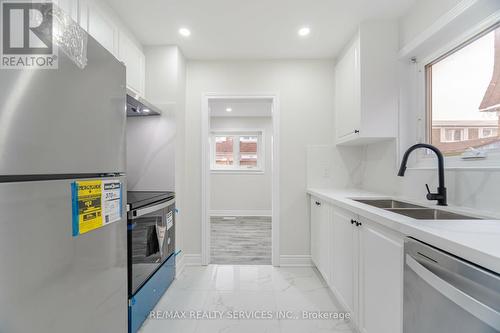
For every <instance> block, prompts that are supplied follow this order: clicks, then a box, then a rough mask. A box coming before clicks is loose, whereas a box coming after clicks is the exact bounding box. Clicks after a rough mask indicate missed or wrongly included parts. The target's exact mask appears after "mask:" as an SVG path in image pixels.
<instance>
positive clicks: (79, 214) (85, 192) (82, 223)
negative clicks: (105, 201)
mask: <svg viewBox="0 0 500 333" xmlns="http://www.w3.org/2000/svg"><path fill="white" fill-rule="evenodd" d="M72 192H73V195H72V196H73V236H78V235H81V234H84V233H86V232H89V231H92V230H94V229H97V228H100V227H102V226H103V223H102V181H101V180H88V181H76V182H74V183H73V188H72Z"/></svg>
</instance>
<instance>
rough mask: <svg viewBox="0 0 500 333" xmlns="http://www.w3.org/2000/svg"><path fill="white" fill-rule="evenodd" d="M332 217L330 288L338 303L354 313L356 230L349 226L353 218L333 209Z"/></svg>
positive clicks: (348, 213) (345, 212)
mask: <svg viewBox="0 0 500 333" xmlns="http://www.w3.org/2000/svg"><path fill="white" fill-rule="evenodd" d="M332 217H333V271H332V282H331V286H332V289H334V290H333V291H334V293H335V294H336V295H337V297H338V298H339V301H340V302H341V303H342V305H343V306H344V307H346V308H347V310H348V311H350V312H351V313H354V310H355V292H356V283H357V279H356V272H355V269H356V267H357V254H356V249H357V228H355V227H354V226H353V225H352V224H351V219H353V218H354V217H355V216H354V215H353V214H352V213H350V212H348V211H344V210H342V209H339V208H334V209H333V212H332Z"/></svg>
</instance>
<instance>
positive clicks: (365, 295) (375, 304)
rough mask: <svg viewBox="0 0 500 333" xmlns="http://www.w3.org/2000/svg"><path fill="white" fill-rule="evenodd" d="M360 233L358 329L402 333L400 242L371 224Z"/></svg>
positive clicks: (365, 225)
mask: <svg viewBox="0 0 500 333" xmlns="http://www.w3.org/2000/svg"><path fill="white" fill-rule="evenodd" d="M359 230H360V281H359V284H360V307H361V309H360V311H361V318H360V325H359V326H360V328H361V331H362V332H365V333H377V332H385V333H400V332H402V311H401V310H402V306H403V299H402V290H403V244H404V243H403V239H402V237H401V238H399V237H397V236H394V235H392V234H389V233H387V232H385V231H382V229H380V228H374V227H373V226H372V225H371V224H370V223H366V222H364V223H363V226H362V228H361V229H359Z"/></svg>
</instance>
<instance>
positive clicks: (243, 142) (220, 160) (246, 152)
mask: <svg viewBox="0 0 500 333" xmlns="http://www.w3.org/2000/svg"><path fill="white" fill-rule="evenodd" d="M262 141H263V134H262V132H261V131H256V132H222V131H220V132H219V131H215V132H212V138H211V169H212V170H215V171H217V170H219V171H224V170H226V171H262V168H263V159H264V157H263V147H262V146H263V143H262Z"/></svg>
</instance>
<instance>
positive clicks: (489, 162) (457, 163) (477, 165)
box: [407, 152, 500, 171]
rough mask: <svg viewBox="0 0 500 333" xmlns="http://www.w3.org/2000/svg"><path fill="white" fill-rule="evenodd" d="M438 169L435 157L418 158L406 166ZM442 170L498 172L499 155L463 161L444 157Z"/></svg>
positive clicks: (494, 153) (494, 154)
mask: <svg viewBox="0 0 500 333" xmlns="http://www.w3.org/2000/svg"><path fill="white" fill-rule="evenodd" d="M437 167H438V162H437V158H435V157H430V156H429V157H419V158H418V159H417V161H416V163H414V164H413V165H411V164H410V165H408V168H407V169H408V170H435V169H437ZM444 169H445V170H450V171H454V170H456V171H460V170H469V171H474V170H478V171H484V170H500V155H499V154H498V152H493V153H490V154H489V155H488V157H487V158H485V159H477V160H463V159H462V158H460V157H458V156H453V157H445V159H444Z"/></svg>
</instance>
